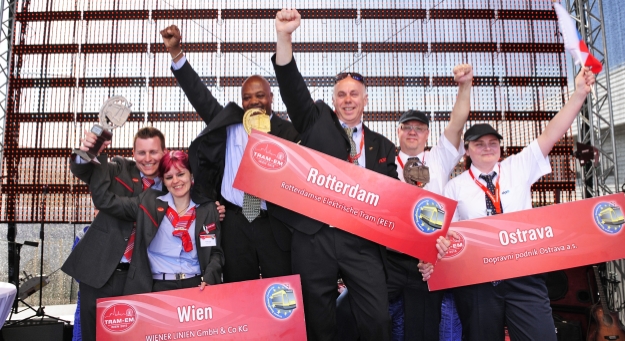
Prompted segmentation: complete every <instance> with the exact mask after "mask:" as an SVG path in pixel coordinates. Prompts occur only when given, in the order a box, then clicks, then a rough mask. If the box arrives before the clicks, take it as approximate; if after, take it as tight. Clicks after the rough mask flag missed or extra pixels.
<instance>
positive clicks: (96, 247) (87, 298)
mask: <svg viewBox="0 0 625 341" xmlns="http://www.w3.org/2000/svg"><path fill="white" fill-rule="evenodd" d="M81 141H82V144H81V146H80V149H82V150H85V151H86V150H88V149H89V148H91V147H92V146H93V145H94V143H95V141H96V136H95V135H94V134H93V133H90V132H85V137H84V138H83V139H81ZM108 144H110V142H109V143H106V144H104V145H103V146H102V148H101V149H100V152H102V150H103V149H104V148H106V146H107V145H108ZM165 151H166V149H165V137H164V136H163V133H161V132H160V131H159V130H158V129H156V128H153V127H145V128H142V129H140V130H139V131H138V132H137V134H136V135H135V139H134V145H133V149H132V154H133V158H134V161H130V160H127V159H125V158H122V157H116V158H113V159H112V161H111V162H110V165H109V166H110V167H109V168H110V176H111V187H110V191H112V192H113V193H115V194H117V195H121V196H127V197H134V196H138V195H139V194H140V193H141V192H143V191H144V189H147V188H150V187H151V188H152V189H155V190H157V191H161V190H162V189H163V187H162V182H161V179H159V178H158V176H157V174H158V165H159V161H160V160H161V158H162V157H163V155H164V153H165ZM93 167H94V165H93V164H91V163H88V162H85V161H84V160H82V159H81V158H80V157H79V156H77V155H76V154H73V155H72V158H71V161H70V170H71V171H72V173H73V174H74V176H76V177H77V178H79V179H81V180H82V181H84V182H86V183H87V184H89V183H90V182H91V175H92V173H93V171H94V169H93ZM133 230H134V224H133V223H132V222H126V221H123V220H119V219H117V218H116V217H114V216H111V215H109V214H107V213H105V212H100V213H99V214H98V215H97V216H96V217H95V219H94V220H93V223H92V224H91V227H90V228H89V230H88V231H87V233H85V236H84V237H83V238H82V240H81V242H80V243H78V244H77V245H76V248H74V250H73V251H72V253H71V254H70V255H69V257H68V258H67V260H66V261H65V263H64V264H63V267H62V268H61V269H62V270H63V271H64V272H65V273H67V274H68V275H70V276H72V277H73V278H75V279H76V280H78V281H79V289H80V293H81V294H80V295H81V305H80V320H81V331H82V337H83V340H85V341H88V340H95V331H96V328H95V327H96V316H95V313H96V300H97V299H98V298H104V297H111V296H121V295H129V294H137V293H139V292H134V290H131V289H127V287H128V284H129V283H128V282H129V281H133V280H134V279H135V276H134V275H135V272H136V271H137V269H136V267H134V266H133V265H132V262H131V261H132V250H133V248H134V234H133V232H134V231H133Z"/></svg>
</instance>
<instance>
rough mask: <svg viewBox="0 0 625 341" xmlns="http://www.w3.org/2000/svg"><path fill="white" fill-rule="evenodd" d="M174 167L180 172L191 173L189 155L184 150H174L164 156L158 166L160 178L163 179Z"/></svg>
mask: <svg viewBox="0 0 625 341" xmlns="http://www.w3.org/2000/svg"><path fill="white" fill-rule="evenodd" d="M172 167H176V168H177V169H180V170H182V169H188V170H189V171H191V167H190V166H189V156H188V155H187V153H185V152H183V151H182V150H172V151H169V152H168V153H167V154H165V155H163V158H162V159H161V162H160V163H159V164H158V176H159V178H161V179H162V178H163V176H164V175H165V173H167V172H169V170H170V169H172Z"/></svg>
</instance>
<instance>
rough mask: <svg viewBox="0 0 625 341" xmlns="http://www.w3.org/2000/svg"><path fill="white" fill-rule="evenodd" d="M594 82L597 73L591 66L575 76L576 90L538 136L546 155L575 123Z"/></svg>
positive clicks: (541, 148) (540, 145)
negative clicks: (592, 70) (591, 69)
mask: <svg viewBox="0 0 625 341" xmlns="http://www.w3.org/2000/svg"><path fill="white" fill-rule="evenodd" d="M593 84H595V75H594V74H593V73H592V72H591V71H590V69H589V68H587V67H584V68H582V69H581V70H580V72H579V73H578V74H577V77H575V92H573V95H572V96H571V97H570V98H569V100H568V102H566V104H565V105H564V106H563V107H562V109H560V111H559V112H558V113H557V114H556V115H555V116H554V117H553V119H551V121H550V122H549V124H547V127H545V130H544V131H543V133H542V134H540V136H538V139H537V141H538V146H539V147H540V150H541V151H542V152H543V155H544V156H545V157H546V156H547V155H549V152H550V151H551V148H553V146H554V145H555V144H556V142H558V141H559V140H560V138H562V136H563V135H564V134H565V133H566V131H567V130H568V129H569V128H570V127H571V124H573V121H574V120H575V118H576V117H577V114H578V113H579V110H580V109H581V108H582V105H583V104H584V101H585V100H586V97H587V96H588V94H589V93H590V90H591V88H592V86H593Z"/></svg>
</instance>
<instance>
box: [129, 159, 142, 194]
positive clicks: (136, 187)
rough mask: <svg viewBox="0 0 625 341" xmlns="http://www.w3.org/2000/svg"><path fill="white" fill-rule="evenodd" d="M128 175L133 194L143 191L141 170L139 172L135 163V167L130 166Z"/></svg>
mask: <svg viewBox="0 0 625 341" xmlns="http://www.w3.org/2000/svg"><path fill="white" fill-rule="evenodd" d="M130 177H131V179H130V180H132V190H133V191H134V193H135V195H139V193H141V192H143V180H141V172H139V168H137V166H136V163H135V167H130Z"/></svg>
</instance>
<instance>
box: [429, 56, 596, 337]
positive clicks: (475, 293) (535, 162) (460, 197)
mask: <svg viewBox="0 0 625 341" xmlns="http://www.w3.org/2000/svg"><path fill="white" fill-rule="evenodd" d="M594 81H595V78H594V75H593V74H592V73H591V72H590V70H589V69H587V68H584V69H582V71H581V72H580V73H579V74H578V75H577V77H576V78H575V86H576V89H575V92H574V93H573V95H572V96H571V98H569V101H568V102H567V103H566V105H565V106H564V107H563V108H562V109H561V110H560V111H559V112H558V114H557V115H556V116H554V118H553V119H552V120H551V121H550V122H549V124H548V125H547V127H546V128H545V130H544V131H543V133H542V134H541V135H540V136H539V137H538V138H537V139H536V140H534V141H533V142H532V143H530V145H529V146H527V147H525V148H524V149H523V150H522V151H521V152H520V153H518V154H516V155H512V156H510V157H508V158H506V159H505V160H503V161H501V162H499V159H500V157H501V149H500V140H501V139H502V138H503V137H502V136H501V134H499V133H498V132H497V131H496V130H495V129H494V128H493V127H491V126H490V125H488V124H475V125H474V126H472V127H471V128H469V129H468V130H467V131H466V133H465V135H464V143H465V149H466V157H467V158H468V159H469V162H468V164H470V167H468V169H467V170H466V171H465V172H464V173H462V174H460V175H459V176H457V177H455V178H454V179H452V180H450V181H449V183H448V184H447V185H446V186H445V190H444V195H445V196H446V197H448V198H451V199H454V200H457V201H458V206H457V208H456V212H455V214H454V221H459V220H468V219H475V218H481V217H484V216H487V215H493V214H501V213H509V212H515V211H520V210H525V209H530V208H532V200H531V199H532V196H531V186H532V184H533V183H534V182H536V181H537V180H538V179H540V177H542V176H543V175H545V174H548V173H550V172H551V166H550V163H549V159H548V155H549V152H550V151H551V149H552V148H553V146H554V145H555V143H556V142H557V141H558V140H560V138H561V137H562V136H563V135H564V134H565V133H566V131H567V130H568V129H569V128H570V126H571V124H572V123H573V120H575V118H576V116H577V114H578V112H579V110H580V108H581V107H582V105H583V103H584V101H585V100H586V97H587V96H588V94H589V93H590V90H591V86H592V85H593V84H594ZM450 234H453V232H450ZM419 267H420V269H421V272H422V273H423V277H424V280H427V279H428V278H429V276H430V275H431V273H432V271H433V266H432V265H431V264H420V265H419ZM453 292H454V298H455V300H456V307H457V309H458V315H459V316H460V320H461V322H462V328H463V339H464V340H468V341H478V340H479V341H485V340H486V341H488V340H494V341H495V340H496V341H501V340H503V339H504V326H508V331H509V334H510V337H511V339H512V340H541V341H542V340H554V341H555V340H556V333H555V327H554V323H553V318H552V315H551V307H550V305H549V297H548V295H547V287H546V285H545V276H544V275H534V276H526V277H520V278H513V279H508V280H503V281H496V282H492V283H491V282H489V283H482V284H476V285H470V286H465V287H460V288H455V289H453Z"/></svg>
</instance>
